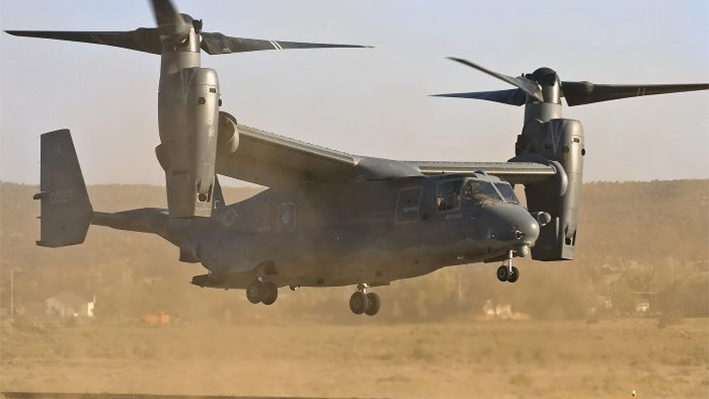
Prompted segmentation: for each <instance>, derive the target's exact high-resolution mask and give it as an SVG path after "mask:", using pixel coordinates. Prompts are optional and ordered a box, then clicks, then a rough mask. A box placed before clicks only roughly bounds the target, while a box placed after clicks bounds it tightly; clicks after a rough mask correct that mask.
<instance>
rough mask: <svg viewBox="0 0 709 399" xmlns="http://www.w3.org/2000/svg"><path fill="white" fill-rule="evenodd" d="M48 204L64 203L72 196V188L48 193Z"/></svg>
mask: <svg viewBox="0 0 709 399" xmlns="http://www.w3.org/2000/svg"><path fill="white" fill-rule="evenodd" d="M48 197H49V204H50V205H56V204H66V203H69V202H71V200H72V199H73V198H74V190H59V191H52V192H51V193H49V196H48Z"/></svg>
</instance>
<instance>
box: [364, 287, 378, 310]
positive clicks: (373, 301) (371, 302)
mask: <svg viewBox="0 0 709 399" xmlns="http://www.w3.org/2000/svg"><path fill="white" fill-rule="evenodd" d="M367 302H368V304H367V310H365V311H364V313H365V314H366V315H367V316H374V315H375V314H377V313H379V308H380V307H381V306H382V301H381V300H380V299H379V295H377V294H375V293H373V292H370V293H369V294H367Z"/></svg>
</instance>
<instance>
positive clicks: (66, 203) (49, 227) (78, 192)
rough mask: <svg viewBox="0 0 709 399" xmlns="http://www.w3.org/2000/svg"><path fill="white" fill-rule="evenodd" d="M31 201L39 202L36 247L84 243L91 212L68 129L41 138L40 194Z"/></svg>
mask: <svg viewBox="0 0 709 399" xmlns="http://www.w3.org/2000/svg"><path fill="white" fill-rule="evenodd" d="M34 199H36V200H40V201H41V216H40V221H41V223H40V230H41V232H40V240H39V241H37V245H39V246H42V247H64V246H68V245H75V244H81V243H82V242H84V238H86V232H87V231H88V229H89V224H91V219H92V217H93V208H92V207H91V203H90V202H89V195H88V193H87V192H86V185H85V184H84V177H83V175H82V174H81V168H80V166H79V160H78V158H77V156H76V150H75V149H74V142H73V141H72V139H71V133H70V132H69V130H68V129H62V130H56V131H53V132H49V133H45V134H43V135H42V136H41V174H40V192H39V193H37V194H35V196H34Z"/></svg>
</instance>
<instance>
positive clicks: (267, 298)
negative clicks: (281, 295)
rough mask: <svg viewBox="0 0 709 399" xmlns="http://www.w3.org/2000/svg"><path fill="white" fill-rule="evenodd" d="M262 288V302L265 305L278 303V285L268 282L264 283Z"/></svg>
mask: <svg viewBox="0 0 709 399" xmlns="http://www.w3.org/2000/svg"><path fill="white" fill-rule="evenodd" d="M261 288H262V290H263V298H262V299H261V302H262V303H263V304H264V305H273V303H274V302H276V299H278V287H276V284H273V283H272V282H270V281H268V282H265V283H263V284H262V285H261Z"/></svg>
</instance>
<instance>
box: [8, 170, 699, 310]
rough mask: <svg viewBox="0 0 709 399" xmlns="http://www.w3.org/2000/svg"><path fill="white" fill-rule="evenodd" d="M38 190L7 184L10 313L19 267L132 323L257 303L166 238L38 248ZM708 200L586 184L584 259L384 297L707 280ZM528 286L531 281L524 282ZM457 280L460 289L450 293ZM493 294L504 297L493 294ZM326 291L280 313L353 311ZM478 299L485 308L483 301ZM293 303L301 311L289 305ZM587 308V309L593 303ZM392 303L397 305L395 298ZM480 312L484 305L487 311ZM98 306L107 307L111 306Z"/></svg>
mask: <svg viewBox="0 0 709 399" xmlns="http://www.w3.org/2000/svg"><path fill="white" fill-rule="evenodd" d="M35 192H36V187H33V186H29V185H20V184H13V183H2V184H1V186H0V264H1V267H0V280H1V284H0V288H1V289H2V297H1V299H2V306H3V307H4V306H6V304H7V303H8V302H7V300H8V276H9V275H8V273H9V270H11V269H13V270H16V271H17V272H16V278H15V283H16V288H17V294H18V295H19V297H18V298H20V300H24V301H27V302H29V301H36V300H41V299H44V298H46V297H48V296H51V295H53V294H55V293H57V292H59V291H64V290H66V289H75V290H77V291H80V292H93V293H96V294H97V296H98V298H99V300H98V303H99V304H101V302H102V301H103V303H104V304H103V309H104V312H105V313H104V314H109V313H111V314H122V315H130V314H134V313H136V312H141V311H144V310H145V311H148V310H156V309H157V310H160V309H175V311H177V312H182V313H186V314H187V313H190V312H197V313H199V312H201V313H205V312H215V310H214V309H215V308H219V309H221V310H218V311H216V312H217V313H219V314H221V313H222V310H223V309H222V308H223V307H224V306H226V307H227V308H228V307H229V306H232V305H231V304H233V303H238V304H239V305H238V306H241V305H242V304H244V303H245V300H244V299H243V293H242V292H236V293H234V292H232V291H230V292H229V293H228V294H225V293H223V292H221V291H212V290H206V289H205V290H200V289H197V288H195V287H192V286H190V285H189V284H188V283H189V279H190V277H191V276H192V275H194V274H201V273H203V272H204V269H203V268H202V267H201V266H199V265H190V264H184V263H180V262H179V261H178V250H177V248H175V247H173V246H172V245H170V244H169V243H167V242H165V241H163V240H162V239H160V238H158V237H156V236H151V235H147V234H141V233H130V232H122V231H115V230H111V229H108V228H104V227H99V226H92V227H91V228H90V230H89V234H88V236H87V239H86V242H85V243H84V244H83V245H79V246H73V247H67V248H62V249H47V248H40V247H37V246H35V244H34V242H35V240H36V239H37V238H38V235H39V223H38V220H37V219H36V217H37V216H38V214H39V205H38V203H37V202H36V201H33V200H32V195H33V194H34V193H35ZM256 192H258V190H257V189H251V188H225V197H226V199H227V202H235V201H237V200H240V199H243V198H246V197H248V196H251V195H253V194H254V193H256ZM89 196H90V197H91V201H92V204H93V205H94V209H96V210H101V211H118V210H125V209H131V208H139V207H146V206H155V207H164V206H165V194H164V188H162V187H156V186H146V185H101V186H92V187H89ZM708 198H709V181H707V180H688V181H654V182H643V183H590V184H586V185H584V186H583V198H582V203H581V215H580V222H579V233H578V247H577V259H576V260H574V261H572V262H561V263H559V262H552V263H546V264H542V263H538V262H531V261H529V260H522V261H521V263H520V266H521V270H522V273H521V274H522V276H523V277H522V278H521V279H520V282H519V283H517V284H515V287H514V288H515V291H510V289H511V287H512V285H511V284H507V285H500V284H499V283H498V282H497V281H496V280H494V271H493V270H492V266H491V265H487V266H482V265H480V266H472V267H467V268H466V267H464V268H453V269H447V270H446V271H443V272H439V273H434V274H433V275H432V276H429V277H424V278H422V279H415V280H411V281H406V282H401V283H394V284H393V285H392V286H391V287H385V288H381V289H379V290H378V292H380V293H381V294H382V295H383V299H385V300H387V298H386V297H385V296H388V297H389V301H390V302H395V303H396V304H397V306H396V308H397V312H399V313H407V312H409V311H407V310H406V306H409V305H410V303H411V302H412V301H407V298H409V297H411V296H412V295H416V296H417V297H421V295H422V294H421V293H422V292H423V293H427V292H428V291H427V290H434V291H435V292H428V293H427V294H426V295H427V296H425V297H424V299H421V301H423V304H422V305H420V306H419V308H420V307H421V306H423V307H425V308H426V309H428V311H423V312H420V311H419V312H418V313H423V314H426V313H427V312H428V313H430V312H429V311H430V310H431V309H432V307H434V306H437V305H436V304H438V305H440V306H443V305H444V304H445V303H447V302H450V301H458V302H460V301H461V300H464V299H465V298H473V297H475V296H476V294H475V292H474V291H482V292H484V295H487V296H497V297H505V298H507V299H510V300H511V301H513V300H514V298H515V296H517V298H518V302H520V303H522V302H523V301H527V300H531V301H533V302H535V303H542V302H543V299H542V298H540V297H539V296H538V295H541V293H538V292H537V293H534V294H530V295H533V296H532V297H531V299H529V298H527V299H523V298H521V297H519V295H521V293H524V292H527V290H529V291H530V292H533V290H535V289H539V287H538V286H537V287H534V286H532V285H534V284H536V283H534V282H535V281H541V282H545V283H548V284H556V285H555V287H557V288H559V287H561V288H559V289H562V288H563V287H573V286H574V285H573V284H571V283H570V282H568V281H571V280H574V279H575V280H574V281H575V283H574V284H582V285H583V287H585V288H584V289H583V290H581V291H583V294H584V295H586V296H588V295H590V294H593V293H596V294H597V293H598V292H597V291H598V290H607V289H608V287H607V285H608V284H609V283H608V281H609V280H608V279H609V278H610V277H608V276H614V277H613V278H614V281H616V280H617V277H618V275H622V274H624V273H628V274H629V275H632V274H636V273H645V274H647V273H652V274H653V276H655V275H657V276H659V277H653V278H652V279H653V281H654V282H653V283H652V284H651V285H653V286H652V289H660V288H661V287H662V286H663V284H668V283H667V281H669V280H668V279H672V281H674V279H675V278H677V279H681V278H687V279H689V278H692V279H694V278H695V277H694V276H700V278H701V279H704V280H706V278H707V277H706V275H707V274H706V273H707V271H708V270H709V266H708V260H709V243H708V241H707V237H709V203H708ZM675 275H676V276H675ZM535 276H536V277H535ZM564 276H566V277H564ZM525 279H527V280H528V283H524V281H525ZM565 279H566V280H568V281H567V282H565ZM417 280H420V281H417ZM704 280H701V281H702V282H703V281H704ZM456 282H457V283H456ZM461 282H462V283H461ZM449 284H450V285H451V286H450V287H447V288H446V287H445V286H446V285H449ZM453 284H457V285H458V288H456V287H455V286H453ZM647 284H650V283H647ZM461 285H462V287H461ZM441 286H443V287H441ZM498 287H502V288H498ZM604 287H605V288H604ZM646 288H647V287H646ZM487 289H490V290H492V291H490V292H487V291H486V290H487ZM569 290H571V291H573V289H569ZM284 291H287V290H284ZM316 291H321V290H308V292H307V293H298V294H293V296H292V298H297V299H289V300H279V303H278V304H276V305H275V307H276V308H278V307H279V306H281V307H283V308H284V309H285V308H288V307H290V309H292V307H298V306H301V307H305V306H312V305H314V304H315V303H324V302H332V301H330V299H329V297H328V295H329V296H332V295H334V296H335V297H337V298H338V299H337V300H338V301H340V300H341V301H342V303H341V304H340V303H338V304H337V308H338V309H340V308H341V309H340V312H341V313H346V312H347V310H346V309H347V305H346V299H347V297H348V296H349V294H350V292H351V289H349V288H347V289H332V290H322V291H323V292H322V293H318V294H314V292H316ZM579 292H580V291H579ZM572 294H573V293H569V295H572ZM286 295H288V294H286ZM477 295H478V298H477V299H476V300H477V301H478V302H479V301H480V300H482V299H483V297H482V296H481V295H483V294H482V293H480V294H477ZM534 295H537V296H536V297H535V296H534ZM579 295H581V294H580V293H579ZM235 297H236V298H235ZM308 298H310V299H308ZM456 298H457V299H456ZM326 299H327V300H326ZM580 300H581V299H580ZM287 301H290V304H284V303H281V302H287ZM583 301H586V302H587V301H588V298H583ZM195 302H197V303H195ZM551 302H553V301H551ZM586 302H584V303H586ZM407 303H408V304H407ZM234 306H236V305H234ZM322 306H330V305H322ZM332 306H334V305H332ZM385 306H389V305H388V304H386V302H385ZM471 306H473V305H471ZM520 306H521V305H520ZM579 306H581V303H580V304H579ZM584 306H585V305H584ZM473 307H474V308H475V309H477V308H478V307H479V303H477V302H476V303H475V304H474V306H473ZM97 308H99V309H98V310H99V311H100V310H101V309H100V306H99V305H97ZM240 309H241V308H240ZM243 309H254V310H246V311H249V312H255V313H258V312H262V311H263V307H259V308H251V307H248V306H246V305H244V307H243ZM232 310H233V309H232ZM232 310H230V311H232ZM390 310H391V308H390ZM320 313H327V311H322V312H320Z"/></svg>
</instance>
